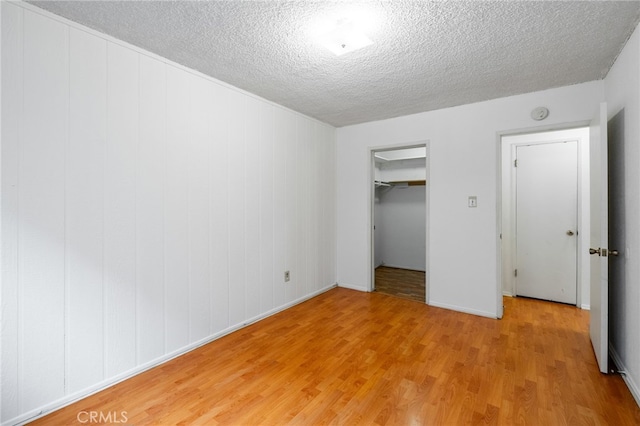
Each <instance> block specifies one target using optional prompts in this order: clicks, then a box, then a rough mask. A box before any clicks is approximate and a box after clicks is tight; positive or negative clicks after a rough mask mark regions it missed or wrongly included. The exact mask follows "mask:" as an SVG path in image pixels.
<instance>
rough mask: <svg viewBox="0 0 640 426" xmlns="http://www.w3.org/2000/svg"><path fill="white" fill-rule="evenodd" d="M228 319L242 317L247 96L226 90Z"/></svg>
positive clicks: (233, 322) (238, 321)
mask: <svg viewBox="0 0 640 426" xmlns="http://www.w3.org/2000/svg"><path fill="white" fill-rule="evenodd" d="M229 95H230V96H229V109H230V110H231V116H230V117H229V118H230V120H229V152H228V163H229V187H228V190H229V321H230V323H231V324H238V323H241V322H242V321H244V320H245V319H246V318H247V317H246V306H245V279H246V258H245V256H246V251H245V215H246V210H245V202H246V199H245V193H246V184H247V183H246V182H245V180H244V179H245V159H246V157H245V144H246V127H247V124H248V123H247V122H246V119H247V116H246V109H247V108H246V105H247V97H246V96H245V95H243V94H240V93H235V92H229Z"/></svg>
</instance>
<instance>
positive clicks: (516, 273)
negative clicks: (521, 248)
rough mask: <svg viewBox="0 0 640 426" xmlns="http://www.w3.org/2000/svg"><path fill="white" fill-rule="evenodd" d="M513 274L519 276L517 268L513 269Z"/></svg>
mask: <svg viewBox="0 0 640 426" xmlns="http://www.w3.org/2000/svg"><path fill="white" fill-rule="evenodd" d="M513 276H514V277H517V276H518V270H517V269H516V270H514V271H513Z"/></svg>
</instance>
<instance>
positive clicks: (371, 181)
mask: <svg viewBox="0 0 640 426" xmlns="http://www.w3.org/2000/svg"><path fill="white" fill-rule="evenodd" d="M422 147H424V148H425V150H426V157H425V181H426V183H425V185H424V188H425V210H426V221H427V223H426V226H425V236H424V238H425V257H426V259H425V269H426V271H425V274H424V275H425V303H426V304H427V305H428V304H429V300H430V298H429V282H430V281H429V276H430V270H431V268H429V258H430V256H429V253H430V251H429V235H430V232H429V229H430V228H429V226H430V221H431V219H430V217H431V215H430V203H429V188H430V180H429V173H430V167H429V165H430V158H431V150H430V143H429V140H422V141H416V142H413V143H397V144H390V145H379V146H370V147H369V148H368V150H367V154H368V156H369V171H368V173H367V179H368V182H369V191H368V198H369V199H368V203H369V214H368V215H367V226H368V227H369V232H368V244H369V248H370V253H369V267H368V268H367V273H368V275H369V276H368V282H369V286H368V288H367V291H369V292H372V291H373V290H374V288H375V272H374V269H375V236H374V229H373V225H374V224H375V221H374V211H375V191H376V186H375V182H374V181H375V168H376V164H375V158H374V156H375V154H376V152H384V151H395V150H398V149H407V148H422Z"/></svg>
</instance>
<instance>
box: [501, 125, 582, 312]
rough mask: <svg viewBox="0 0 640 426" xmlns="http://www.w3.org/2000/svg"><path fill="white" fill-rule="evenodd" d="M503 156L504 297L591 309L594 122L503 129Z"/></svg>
mask: <svg viewBox="0 0 640 426" xmlns="http://www.w3.org/2000/svg"><path fill="white" fill-rule="evenodd" d="M501 162H502V207H501V210H502V211H501V213H502V234H501V237H502V239H501V258H502V290H503V295H507V296H517V295H520V296H527V297H534V298H538V299H544V300H550V301H556V302H561V303H568V304H572V305H576V306H578V307H581V308H584V309H589V307H590V306H589V258H588V256H589V255H588V251H587V250H586V248H588V245H589V232H588V230H589V130H588V128H586V127H581V128H576V129H567V130H556V131H546V132H537V133H529V134H520V135H504V136H502V138H501ZM583 248H584V250H583Z"/></svg>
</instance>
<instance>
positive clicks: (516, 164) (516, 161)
mask: <svg viewBox="0 0 640 426" xmlns="http://www.w3.org/2000/svg"><path fill="white" fill-rule="evenodd" d="M513 167H518V159H517V158H516V159H515V160H513Z"/></svg>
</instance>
